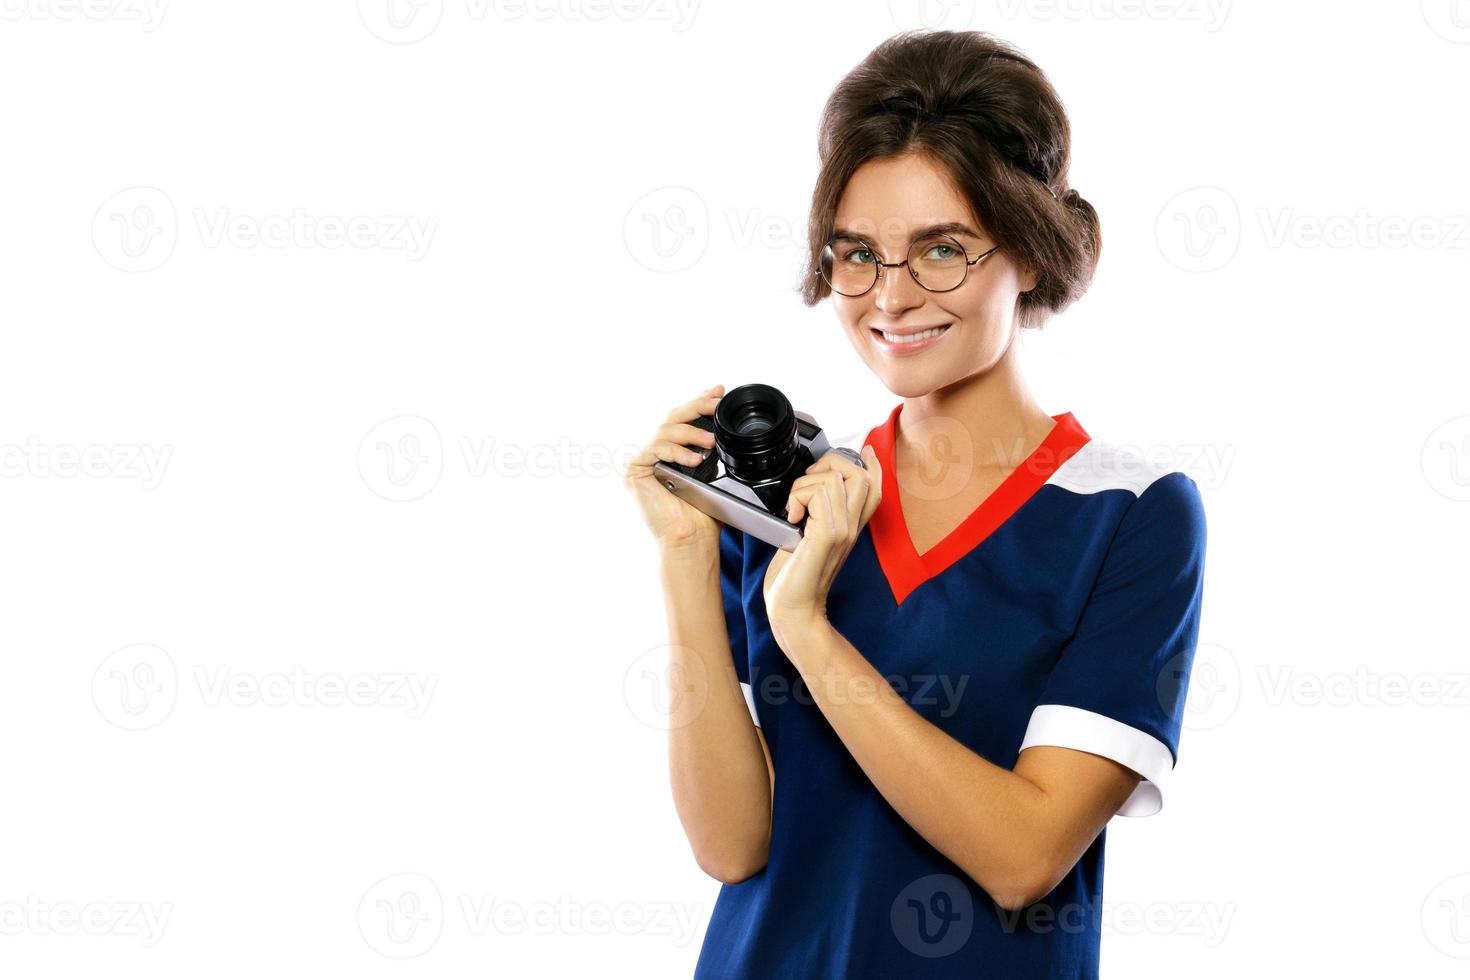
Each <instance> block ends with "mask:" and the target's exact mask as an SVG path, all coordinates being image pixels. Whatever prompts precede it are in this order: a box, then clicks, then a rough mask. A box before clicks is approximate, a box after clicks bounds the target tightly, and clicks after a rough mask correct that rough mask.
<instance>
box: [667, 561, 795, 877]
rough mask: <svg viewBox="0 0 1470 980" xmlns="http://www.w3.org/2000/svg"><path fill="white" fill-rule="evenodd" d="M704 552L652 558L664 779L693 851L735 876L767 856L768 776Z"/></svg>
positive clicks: (710, 867) (715, 872)
mask: <svg viewBox="0 0 1470 980" xmlns="http://www.w3.org/2000/svg"><path fill="white" fill-rule="evenodd" d="M714 547H715V550H714V552H713V553H709V552H700V551H695V552H693V553H691V552H690V551H687V550H686V551H678V552H666V553H664V555H663V556H662V560H661V565H660V567H661V577H662V581H663V590H664V599H665V608H666V613H667V619H668V632H669V691H668V696H669V699H670V701H669V705H670V718H669V778H670V783H671V785H672V788H673V795H674V806H675V809H676V810H677V811H678V814H679V820H680V822H681V824H682V825H683V827H684V833H685V835H686V836H687V837H688V838H689V843H690V846H691V848H692V849H693V851H694V855H695V859H696V860H697V861H698V862H699V865H700V867H701V868H703V869H704V870H705V871H706V872H707V873H709V874H710V875H712V876H714V877H716V878H719V879H720V880H722V881H734V880H739V879H741V878H744V877H748V876H749V875H751V874H754V873H755V872H756V871H758V870H759V869H760V868H761V867H763V866H764V865H765V863H766V855H767V853H768V849H769V844H770V832H771V784H770V773H769V770H768V769H767V766H766V757H765V752H764V750H763V749H762V748H761V744H760V740H759V737H758V736H757V735H756V730H755V726H754V725H753V724H752V723H751V718H750V712H749V709H748V708H747V707H746V703H745V698H744V696H743V695H742V694H741V691H740V681H739V679H738V677H737V676H736V674H735V667H734V663H733V658H732V655H731V650H730V641H729V638H728V633H727V631H726V624H725V613H724V603H723V600H722V598H721V593H720V573H719V555H718V545H717V544H716V545H715V546H714Z"/></svg>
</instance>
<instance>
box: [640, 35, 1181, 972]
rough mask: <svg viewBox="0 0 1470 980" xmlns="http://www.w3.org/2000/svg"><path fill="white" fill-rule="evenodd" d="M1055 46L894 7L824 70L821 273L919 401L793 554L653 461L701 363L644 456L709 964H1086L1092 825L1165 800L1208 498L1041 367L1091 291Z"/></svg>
mask: <svg viewBox="0 0 1470 980" xmlns="http://www.w3.org/2000/svg"><path fill="white" fill-rule="evenodd" d="M1069 140H1070V137H1069V128H1068V123H1067V118H1066V114H1065V112H1064V111H1063V108H1062V106H1061V103H1060V102H1059V101H1058V99H1057V96H1056V93H1055V92H1054V91H1053V89H1052V87H1051V85H1050V84H1049V83H1048V82H1047V80H1046V78H1045V77H1044V75H1043V74H1042V73H1041V71H1040V70H1039V69H1038V68H1037V67H1036V66H1035V65H1034V64H1032V63H1031V62H1030V61H1029V60H1027V59H1026V58H1025V57H1023V56H1022V55H1020V54H1019V53H1017V52H1016V51H1015V50H1014V49H1012V48H1010V47H1009V46H1007V45H1005V44H1003V43H1001V42H999V41H997V40H995V39H993V38H990V37H988V36H986V35H984V34H980V33H976V32H920V33H908V34H902V35H899V36H897V37H894V38H891V39H889V40H888V41H886V42H885V43H883V44H882V45H880V46H879V47H878V48H877V49H876V50H874V51H873V52H872V54H870V55H869V56H868V58H867V59H866V60H864V61H863V62H862V63H861V64H860V65H858V66H857V67H856V68H855V69H854V70H853V71H852V72H851V73H850V74H849V75H848V76H847V77H846V78H845V79H844V80H843V81H842V82H841V84H840V85H839V86H838V87H837V89H836V90H835V91H834V92H833V94H832V96H831V98H830V100H829V101H828V103H827V106H826V108H825V110H824V113H823V117H822V121H821V134H820V143H819V147H820V154H821V173H820V177H819V179H818V183H817V187H816V191H815V194H814V195H813V201H812V213H811V218H810V226H809V228H810V255H809V259H810V267H809V270H808V274H807V277H806V279H805V281H804V284H803V286H804V289H803V297H804V299H805V301H806V302H807V304H808V305H811V304H815V303H816V302H818V301H820V300H821V299H823V298H826V297H828V296H830V297H831V299H832V305H833V308H834V309H835V311H836V313H837V317H838V320H839V321H840V322H841V324H842V327H843V330H844V332H845V333H846V334H847V337H848V340H850V341H851V342H852V344H853V346H854V347H855V348H856V350H857V352H858V355H859V356H860V357H861V358H862V359H863V361H864V363H866V364H867V365H868V367H869V368H871V369H872V370H873V372H874V373H876V374H877V375H878V377H879V378H880V379H881V380H882V381H883V383H884V384H885V385H887V387H888V389H889V390H890V391H891V392H893V394H894V395H896V396H898V397H899V398H901V399H902V401H901V402H900V403H899V404H897V405H896V406H894V408H893V410H892V411H891V412H890V414H889V415H888V417H887V419H886V420H884V421H883V422H882V423H881V424H880V425H878V426H876V427H875V428H873V429H872V430H871V431H870V432H869V433H868V434H867V437H866V439H865V440H864V443H863V449H862V455H863V459H864V460H865V468H864V467H859V466H857V465H855V464H854V463H853V462H851V461H850V460H848V459H843V458H840V455H839V454H835V453H834V454H828V455H826V456H823V457H822V458H821V459H819V460H818V461H817V462H816V463H815V464H813V465H812V466H811V467H810V469H809V470H807V471H806V473H804V474H803V475H802V476H801V477H799V478H798V479H797V480H796V482H795V484H794V486H793V487H792V490H791V494H790V503H789V510H788V519H789V520H791V521H792V522H793V523H794V522H796V521H799V520H800V519H801V518H802V517H803V516H807V518H808V520H807V524H806V527H805V531H804V536H803V538H802V540H801V543H800V544H799V546H798V547H797V548H796V549H795V551H794V552H786V551H778V550H777V549H775V548H773V547H771V546H769V545H767V544H765V543H763V542H762V541H760V540H758V539H755V538H753V537H749V536H746V535H744V534H743V533H741V532H738V531H734V530H731V529H729V528H723V527H722V526H721V525H718V524H716V523H715V522H714V521H712V520H710V519H709V518H708V517H706V516H705V515H704V514H702V513H700V512H699V511H698V510H696V509H694V508H693V507H691V506H689V505H688V504H686V503H684V502H683V501H681V500H680V499H679V498H677V497H675V496H674V495H673V494H671V493H669V492H668V491H667V490H666V489H665V488H664V487H662V486H660V485H659V484H658V482H657V481H656V480H655V479H654V477H653V476H652V466H653V464H654V463H655V462H656V461H658V460H667V461H673V462H680V463H689V462H692V461H694V460H695V459H697V454H696V453H695V452H694V450H693V449H690V448H689V447H697V448H704V449H707V448H709V447H710V446H711V445H713V436H712V435H710V434H709V433H707V432H704V431H703V430H702V429H699V428H697V427H695V426H693V425H691V424H690V422H691V421H692V420H693V419H695V418H697V417H698V416H699V415H701V414H710V413H712V412H713V410H714V407H715V405H716V403H717V400H718V398H719V396H720V393H721V387H720V386H718V385H717V386H715V387H714V388H711V389H710V390H708V391H705V392H703V393H702V394H701V395H700V396H699V397H697V398H695V399H694V400H692V401H690V402H688V403H686V404H684V405H681V406H680V407H678V408H676V409H675V410H674V411H673V412H671V413H670V414H669V416H668V418H667V420H666V422H665V423H664V424H663V425H662V426H660V427H659V428H658V430H657V431H656V433H655V435H654V437H653V439H652V440H651V441H650V442H649V444H648V445H647V447H646V448H645V449H644V450H643V451H642V453H641V454H640V455H639V456H638V457H637V459H636V460H634V461H633V463H632V464H631V465H630V467H629V469H628V471H627V480H626V482H627V484H628V486H629V488H630V489H631V490H632V491H633V492H634V495H635V497H636V499H637V501H638V503H639V505H640V507H641V511H642V513H643V515H644V518H645V520H646V521H647V523H648V525H649V527H650V529H651V530H652V531H653V533H654V535H655V537H656V538H657V540H658V542H659V544H660V548H661V555H662V566H661V567H662V580H663V588H664V591H665V595H666V600H667V612H668V623H669V632H670V647H671V650H672V653H671V663H670V676H671V678H673V679H674V682H675V684H676V686H677V691H676V693H677V695H678V697H679V698H680V703H681V704H682V705H683V706H684V707H683V710H682V711H681V713H680V714H679V715H678V716H677V717H676V719H675V724H674V725H673V726H672V730H671V732H670V739H669V765H670V775H671V779H672V783H673V791H674V800H675V805H676V808H677V810H678V813H679V818H680V820H681V822H682V824H683V826H684V829H685V832H686V834H687V836H688V838H689V842H690V845H691V846H692V848H693V851H694V855H695V858H696V860H697V861H698V862H699V865H700V867H701V868H703V869H704V870H705V871H706V872H708V873H709V874H711V875H712V876H714V877H715V878H718V879H719V880H720V881H722V882H724V883H725V884H724V885H723V887H722V888H721V890H720V894H719V899H718V901H717V902H716V905H715V908H714V911H713V914H712V917H711V921H710V925H709V929H708V932H707V934H706V937H705V942H704V946H703V949H702V951H701V954H700V958H699V964H698V967H697V971H696V975H697V976H698V977H711V978H713V977H721V978H724V977H750V978H762V980H764V978H771V977H802V978H812V977H854V976H872V977H978V976H986V977H1005V978H1012V977H1091V976H1096V975H1097V971H1098V946H1099V936H1100V927H1101V924H1100V914H1101V905H1100V903H1101V893H1102V870H1103V845H1104V839H1105V834H1104V832H1103V829H1104V827H1105V826H1106V824H1107V822H1108V821H1109V820H1110V819H1111V818H1112V817H1113V816H1114V815H1115V814H1124V815H1147V814H1149V813H1153V812H1156V811H1157V810H1158V809H1159V808H1160V806H1161V805H1162V789H1163V784H1164V780H1165V777H1166V776H1167V775H1168V774H1169V772H1170V770H1171V769H1172V767H1173V764H1174V759H1175V753H1176V751H1177V747H1178V739H1179V729H1180V720H1181V716H1182V713H1183V707H1184V700H1185V693H1186V685H1187V681H1188V675H1189V667H1190V662H1191V658H1192V654H1193V650H1194V645H1195V640H1196V636H1197V634H1198V618H1199V607H1200V599H1201V586H1202V579H1203V562H1204V547H1205V524H1204V516H1203V511H1202V509H1201V505H1200V499H1199V493H1198V490H1197V488H1196V487H1195V484H1194V483H1193V481H1191V480H1190V479H1189V478H1188V477H1187V476H1185V475H1184V474H1183V473H1180V472H1168V471H1163V470H1161V469H1158V468H1150V467H1149V466H1147V465H1146V464H1144V463H1143V461H1142V460H1140V459H1138V458H1137V457H1134V456H1131V455H1130V454H1127V453H1124V452H1121V451H1119V450H1117V449H1115V448H1113V447H1111V446H1109V445H1108V444H1107V443H1105V442H1102V441H1099V440H1095V439H1093V438H1092V437H1091V436H1090V435H1089V434H1088V432H1087V431H1086V430H1085V429H1084V428H1083V427H1082V425H1081V423H1080V422H1079V421H1078V420H1077V419H1076V418H1075V417H1074V416H1073V415H1072V414H1071V413H1062V414H1058V415H1048V414H1047V413H1046V412H1045V411H1043V410H1042V408H1041V407H1040V406H1039V405H1038V404H1037V403H1036V401H1035V400H1034V399H1033V398H1032V396H1031V394H1030V393H1029V392H1028V391H1027V388H1026V385H1025V382H1024V380H1023V378H1022V376H1021V373H1020V370H1019V365H1018V363H1017V358H1016V353H1015V346H1014V342H1015V339H1016V336H1017V333H1018V332H1019V330H1020V329H1022V328H1025V327H1034V326H1039V325H1040V324H1041V323H1042V322H1043V321H1044V319H1045V318H1046V317H1047V316H1048V315H1049V314H1051V313H1054V312H1056V311H1058V310H1061V309H1062V308H1064V307H1065V306H1067V305H1068V304H1069V303H1070V302H1072V301H1073V300H1074V299H1076V298H1077V297H1078V296H1080V295H1081V294H1082V292H1083V291H1084V290H1085V289H1086V286H1087V284H1088V282H1089V280H1090V278H1091V275H1092V271H1093V268H1094V266H1095V265H1096V262H1097V256H1098V249H1099V243H1100V234H1099V228H1098V222H1097V216H1096V214H1095V213H1094V211H1093V209H1092V208H1091V206H1089V205H1088V204H1087V203H1086V202H1085V201H1084V200H1083V199H1082V198H1081V197H1080V196H1079V195H1078V193H1077V192H1076V191H1075V190H1072V189H1070V188H1069V187H1068V185H1067V166H1068V158H1069Z"/></svg>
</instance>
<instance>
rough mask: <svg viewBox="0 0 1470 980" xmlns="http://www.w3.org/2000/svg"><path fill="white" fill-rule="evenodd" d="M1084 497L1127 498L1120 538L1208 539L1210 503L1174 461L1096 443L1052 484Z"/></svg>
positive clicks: (1059, 470)
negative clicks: (1129, 535) (1206, 510)
mask: <svg viewBox="0 0 1470 980" xmlns="http://www.w3.org/2000/svg"><path fill="white" fill-rule="evenodd" d="M1047 483H1048V484H1049V485H1052V486H1056V487H1060V488H1061V489H1063V490H1068V491H1070V492H1072V493H1078V494H1109V495H1113V496H1116V495H1123V496H1124V497H1125V499H1126V506H1125V507H1124V508H1123V510H1122V515H1121V523H1120V525H1119V533H1120V534H1123V533H1124V532H1130V533H1134V532H1142V533H1144V534H1147V535H1153V534H1164V535H1168V536H1170V537H1175V538H1179V537H1184V538H1191V539H1196V538H1198V539H1202V538H1203V535H1204V527H1205V520H1204V502H1203V500H1202V499H1201V497H1200V492H1199V487H1198V486H1197V485H1196V484H1195V482H1194V479H1193V478H1192V477H1190V476H1189V475H1188V474H1187V473H1185V472H1184V471H1182V470H1180V469H1177V468H1175V467H1174V466H1172V465H1171V463H1170V461H1167V460H1163V459H1160V458H1158V457H1151V456H1148V455H1145V454H1144V453H1141V452H1139V451H1138V450H1136V449H1131V448H1129V447H1126V446H1122V445H1119V444H1117V443H1114V442H1110V441H1107V440H1099V439H1093V440H1089V441H1088V442H1087V444H1086V445H1084V446H1083V447H1082V448H1081V449H1079V450H1078V451H1077V452H1076V453H1075V454H1074V455H1072V456H1071V458H1069V459H1068V460H1067V461H1066V462H1064V463H1063V464H1062V465H1061V466H1059V467H1058V468H1057V469H1056V471H1055V472H1054V473H1053V474H1052V475H1051V477H1050V478H1049V479H1048V480H1047Z"/></svg>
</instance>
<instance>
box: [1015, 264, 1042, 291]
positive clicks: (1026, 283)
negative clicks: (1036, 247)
mask: <svg viewBox="0 0 1470 980" xmlns="http://www.w3.org/2000/svg"><path fill="white" fill-rule="evenodd" d="M1017 273H1018V275H1019V279H1020V282H1021V292H1023V293H1029V292H1031V290H1033V289H1035V288H1036V284H1037V283H1039V282H1040V281H1041V277H1040V276H1038V275H1037V274H1036V270H1035V269H1033V268H1031V266H1029V265H1027V264H1026V263H1024V262H1022V263H1021V265H1020V268H1019V269H1018V270H1017Z"/></svg>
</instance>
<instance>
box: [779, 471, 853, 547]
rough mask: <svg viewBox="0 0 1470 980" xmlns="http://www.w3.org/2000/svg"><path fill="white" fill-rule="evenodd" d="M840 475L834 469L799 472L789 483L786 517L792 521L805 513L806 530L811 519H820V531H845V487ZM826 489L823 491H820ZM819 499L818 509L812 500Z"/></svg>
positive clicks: (838, 535) (836, 535)
mask: <svg viewBox="0 0 1470 980" xmlns="http://www.w3.org/2000/svg"><path fill="white" fill-rule="evenodd" d="M844 486H845V484H844V481H843V479H842V476H841V475H840V474H838V473H836V472H830V471H829V472H823V473H810V474H807V475H806V476H799V477H797V478H796V480H795V482H793V483H792V484H791V496H790V498H789V502H788V503H787V509H786V519H787V520H788V521H790V522H791V523H793V524H795V523H797V522H798V521H800V520H801V518H802V516H803V515H807V533H810V531H811V528H812V524H813V522H817V523H820V524H821V525H822V528H823V532H824V533H826V532H830V534H831V535H832V536H833V537H834V538H839V539H840V538H841V537H843V536H844V535H846V533H847V527H848V522H847V504H846V490H845V489H844ZM819 491H825V494H824V495H823V494H821V493H819ZM814 501H815V502H820V503H821V504H822V506H823V507H824V508H829V509H824V510H822V511H818V510H816V509H815V508H814V506H813V503H814Z"/></svg>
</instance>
